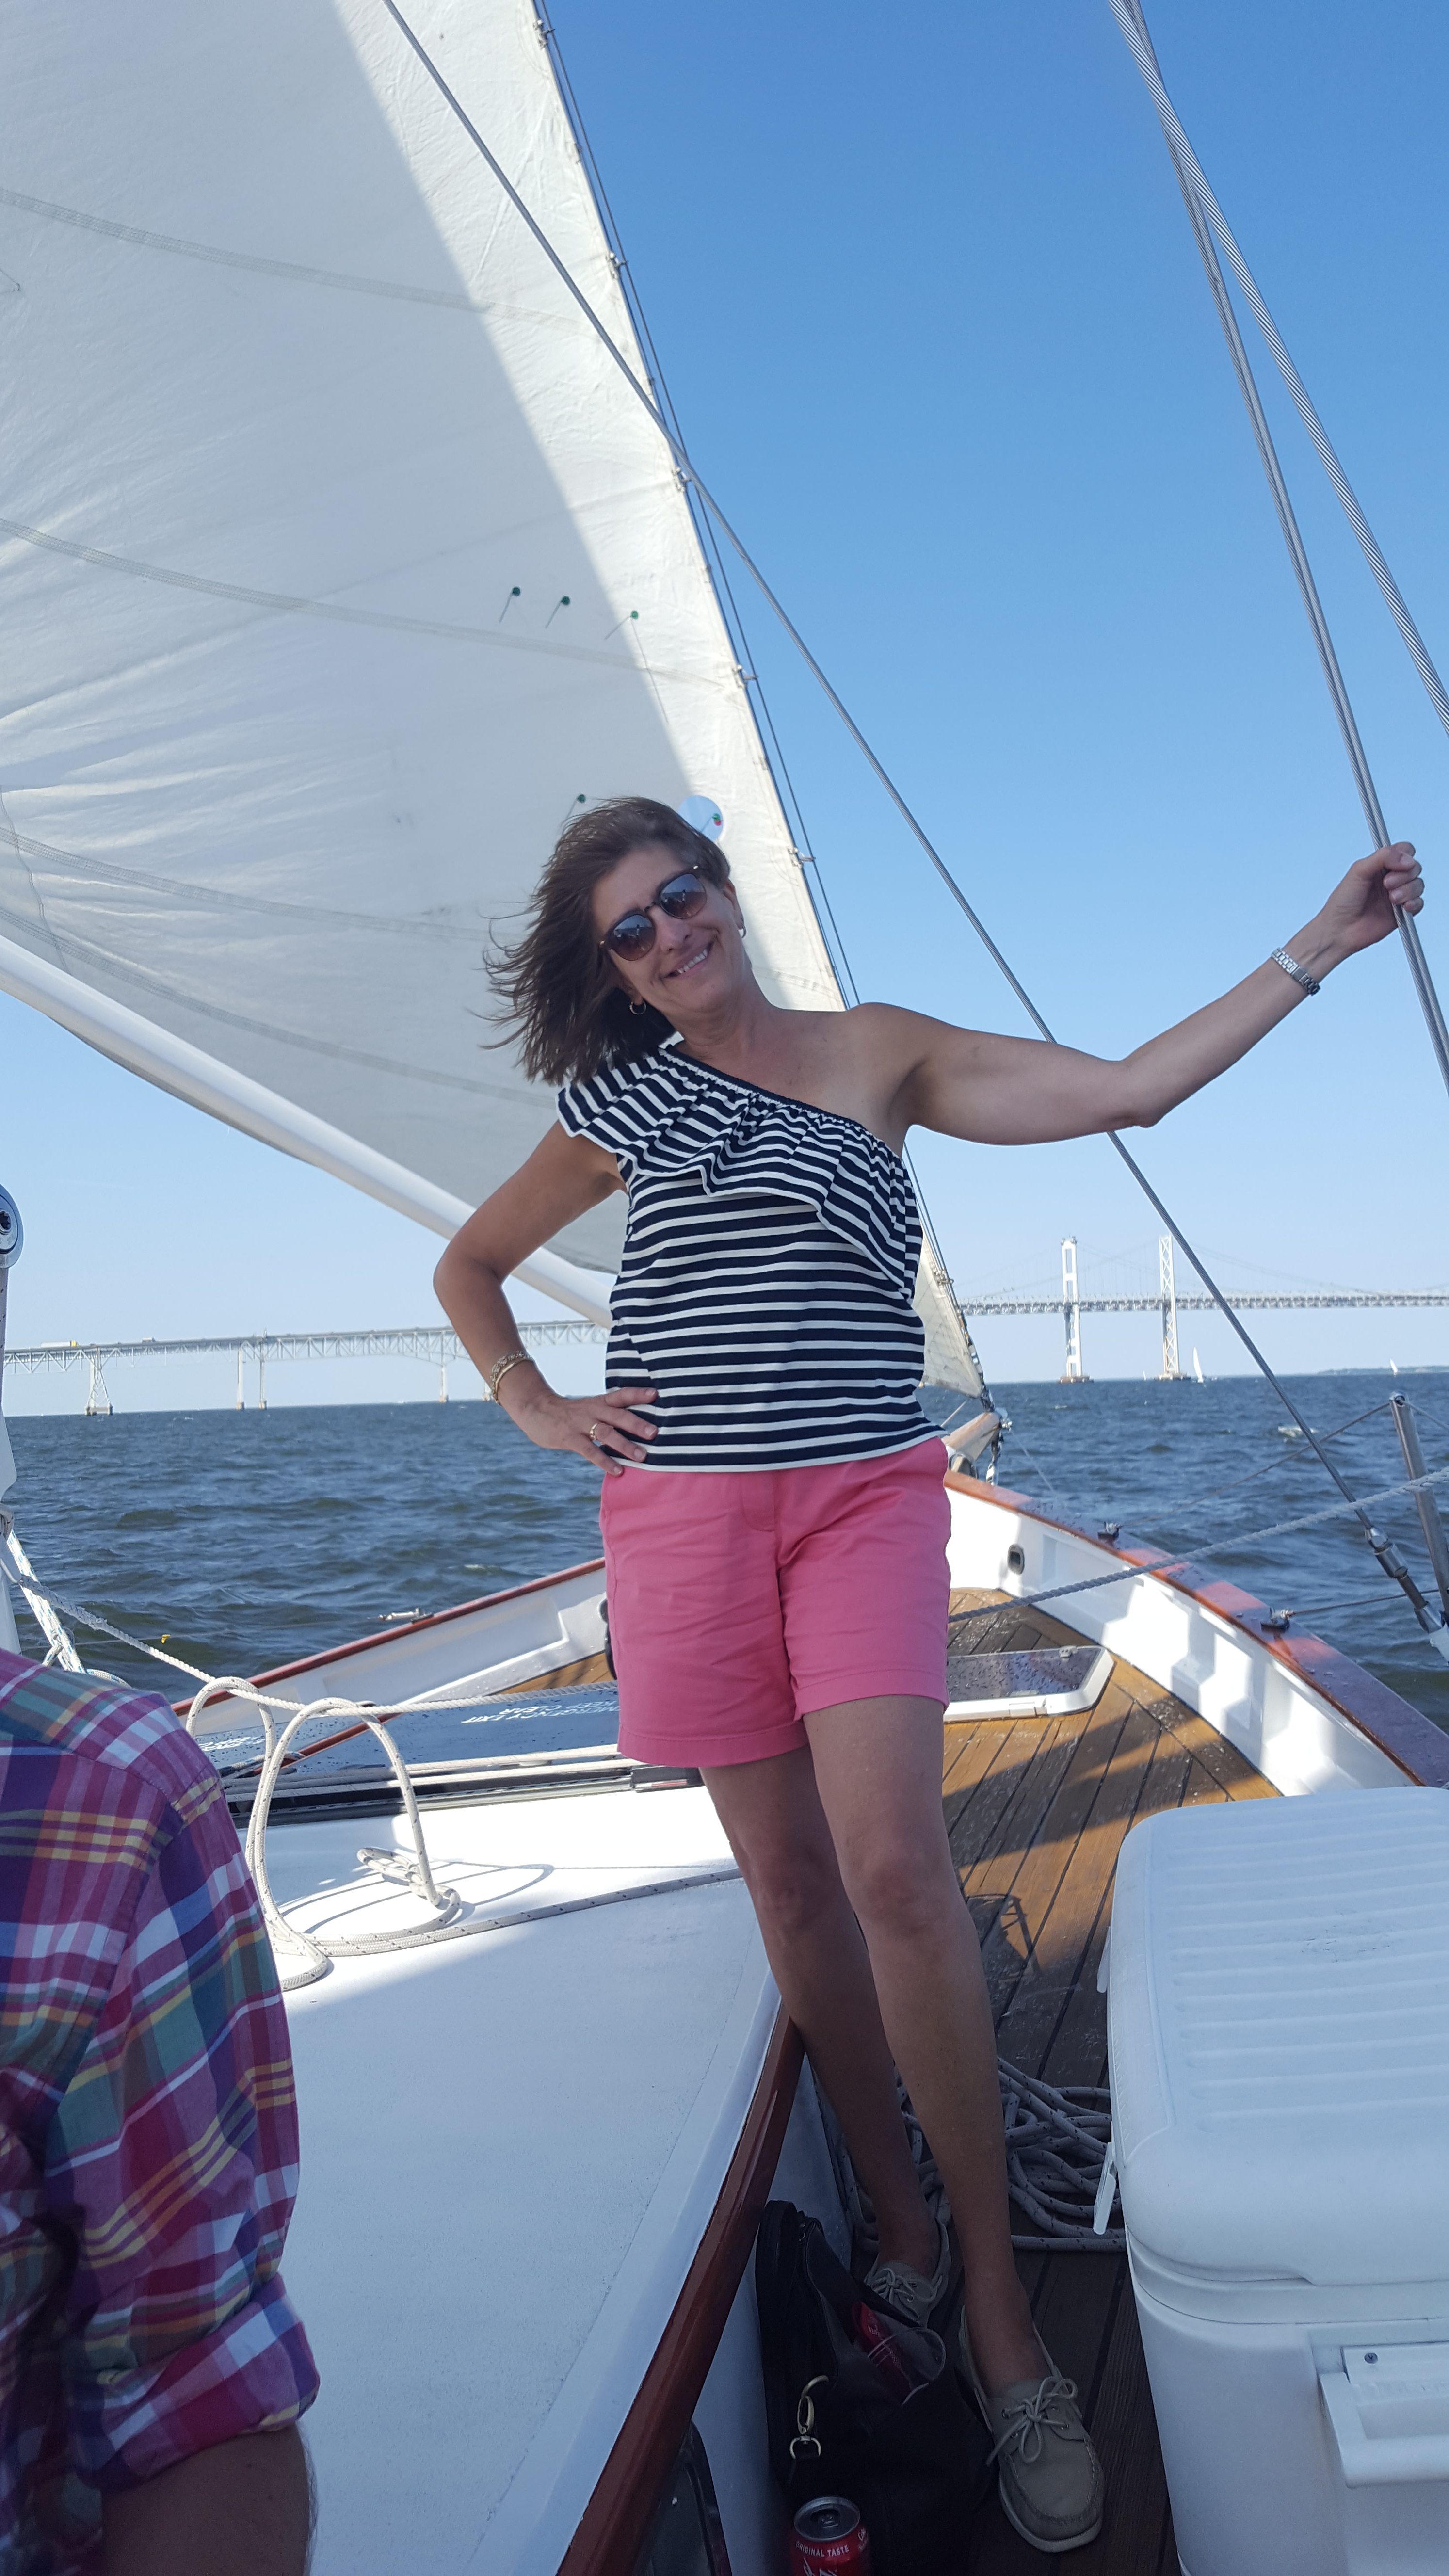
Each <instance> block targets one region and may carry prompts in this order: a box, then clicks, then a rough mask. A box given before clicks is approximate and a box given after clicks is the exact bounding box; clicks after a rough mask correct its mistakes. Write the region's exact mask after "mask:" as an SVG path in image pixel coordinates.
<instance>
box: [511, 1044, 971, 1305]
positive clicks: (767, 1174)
mask: <svg viewBox="0 0 1449 2576" xmlns="http://www.w3.org/2000/svg"><path fill="white" fill-rule="evenodd" d="M680 1044H681V1040H680V1039H679V1038H678V1037H674V1038H666V1040H665V1042H664V1045H663V1046H662V1047H660V1048H659V1049H658V1050H657V1052H656V1053H655V1054H654V1055H651V1056H643V1057H640V1058H638V1059H636V1061H635V1062H634V1063H633V1064H626V1065H617V1066H613V1067H610V1068H608V1069H606V1070H605V1071H603V1072H601V1073H597V1074H595V1075H594V1076H593V1078H592V1079H591V1080H590V1081H588V1082H574V1083H569V1084H568V1085H567V1086H566V1088H565V1089H564V1090H562V1091H561V1092H560V1093H559V1095H558V1115H559V1122H560V1124H561V1125H562V1126H563V1127H564V1128H565V1129H566V1130H567V1132H568V1134H569V1135H571V1136H588V1137H590V1138H591V1139H592V1141H593V1142H594V1143H595V1144H596V1145H602V1146H604V1147H605V1148H606V1150H607V1151H608V1152H609V1153H611V1154H613V1155H615V1156H616V1157H617V1159H618V1163H619V1169H620V1171H621V1172H622V1174H623V1176H624V1179H625V1182H626V1183H628V1184H631V1185H632V1183H633V1182H634V1180H635V1179H636V1178H640V1177H645V1178H650V1179H653V1178H656V1177H657V1178H660V1179H663V1178H666V1177H671V1176H677V1175H678V1174H680V1173H683V1172H696V1171H697V1172H698V1173H699V1175H700V1178H701V1181H702V1183H703V1186H704V1188H705V1189H706V1190H707V1191H709V1192H710V1193H711V1194H716V1195H717V1194H722V1193H725V1192H741V1193H744V1192H750V1193H757V1194H763V1195H765V1196H769V1197H776V1198H782V1199H788V1200H791V1201H792V1202H794V1203H795V1204H796V1205H797V1206H805V1207H810V1208H813V1209H814V1211H815V1213H816V1215H817V1217H818V1218H819V1219H820V1221H821V1223H822V1224H823V1225H826V1226H828V1227H829V1228H830V1230H831V1232H832V1233H833V1234H838V1235H839V1236H840V1237H841V1238H842V1240H843V1241H844V1242H846V1243H848V1244H851V1245H852V1246H853V1247H854V1249H855V1250H856V1251H857V1252H859V1253H860V1254H862V1255H863V1256H864V1258H865V1259H866V1260H867V1261H868V1262H869V1263H870V1264H871V1266H872V1268H873V1269H875V1270H877V1271H879V1272H880V1274H881V1276H882V1277H883V1278H884V1279H885V1280H886V1281H887V1282H888V1283H889V1285H890V1286H891V1287H892V1288H893V1289H895V1290H896V1291H897V1292H898V1294H899V1295H900V1296H901V1297H902V1298H903V1299H904V1300H905V1302H906V1304H907V1305H909V1304H910V1301H911V1298H912V1295H913V1293H914V1290H915V1284H916V1269H917V1265H918V1263H919V1260H920V1255H921V1217H920V1210H919V1209H918V1207H917V1205H916V1194H915V1192H914V1190H913V1189H912V1187H911V1182H910V1176H909V1174H908V1173H907V1171H906V1167H905V1165H904V1163H903V1162H902V1161H901V1159H900V1157H899V1155H897V1154H893V1153H892V1152H891V1149H890V1147H889V1146H888V1145H885V1144H882V1142H881V1140H880V1138H879V1137H878V1136H873V1135H872V1134H871V1131H870V1129H869V1128H868V1127H862V1126H861V1124H860V1122H859V1120H858V1119H855V1118H847V1117H845V1116H844V1115H843V1114H842V1113H841V1112H840V1111H839V1110H834V1109H816V1108H814V1107H813V1106H812V1105H811V1103H810V1102H808V1101H804V1100H791V1099H789V1098H787V1097H786V1096H785V1095H784V1094H783V1093H781V1092H775V1091H762V1090H761V1089H760V1088H759V1086H758V1085H757V1084H755V1083H752V1082H745V1081H742V1080H741V1079H740V1077H739V1076H738V1075H736V1074H732V1073H721V1072H719V1071H718V1070H717V1068H716V1067H715V1066H714V1065H708V1064H698V1063H696V1062H695V1060H694V1058H693V1057H692V1056H685V1055H681V1054H679V1053H678V1052H677V1050H678V1048H679V1046H680Z"/></svg>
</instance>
